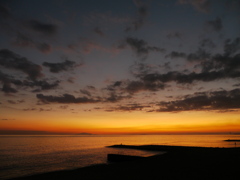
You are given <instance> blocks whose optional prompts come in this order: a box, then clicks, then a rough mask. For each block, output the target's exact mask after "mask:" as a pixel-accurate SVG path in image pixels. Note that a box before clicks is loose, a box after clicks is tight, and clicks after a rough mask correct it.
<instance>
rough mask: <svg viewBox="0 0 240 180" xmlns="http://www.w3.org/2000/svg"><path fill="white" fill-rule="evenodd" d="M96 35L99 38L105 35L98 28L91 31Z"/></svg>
mask: <svg viewBox="0 0 240 180" xmlns="http://www.w3.org/2000/svg"><path fill="white" fill-rule="evenodd" d="M93 31H94V32H95V33H96V34H98V35H99V36H105V34H104V33H103V31H102V30H101V29H100V28H99V27H95V28H94V30H93Z"/></svg>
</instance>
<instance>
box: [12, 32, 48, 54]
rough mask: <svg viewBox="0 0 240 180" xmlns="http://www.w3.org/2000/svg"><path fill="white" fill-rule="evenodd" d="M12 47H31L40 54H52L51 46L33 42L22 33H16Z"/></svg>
mask: <svg viewBox="0 0 240 180" xmlns="http://www.w3.org/2000/svg"><path fill="white" fill-rule="evenodd" d="M13 45H15V46H19V47H31V48H36V49H38V50H39V51H41V52H42V53H50V52H52V46H51V45H50V44H48V43H46V42H38V41H36V40H33V38H31V37H30V36H29V35H26V34H23V33H17V35H16V38H15V41H14V42H13Z"/></svg>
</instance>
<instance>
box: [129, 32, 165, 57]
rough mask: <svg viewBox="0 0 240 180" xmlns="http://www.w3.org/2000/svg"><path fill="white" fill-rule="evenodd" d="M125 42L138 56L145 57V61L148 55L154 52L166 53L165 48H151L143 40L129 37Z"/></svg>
mask: <svg viewBox="0 0 240 180" xmlns="http://www.w3.org/2000/svg"><path fill="white" fill-rule="evenodd" d="M125 41H126V43H127V45H129V46H130V47H131V48H132V49H133V51H134V52H135V53H136V54H137V55H138V56H140V57H143V59H146V57H147V56H148V54H149V53H150V52H153V51H156V52H162V53H163V52H165V49H163V48H159V47H156V46H149V45H148V43H147V42H146V41H144V40H142V39H137V38H132V37H128V38H126V40H125Z"/></svg>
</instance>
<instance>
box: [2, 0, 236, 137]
mask: <svg viewBox="0 0 240 180" xmlns="http://www.w3.org/2000/svg"><path fill="white" fill-rule="evenodd" d="M239 110H240V1H239V0H116V1H112V0H101V1H96V0H36V1H32V0H21V1H19V0H0V134H80V133H91V134H178V133H239V132H240V112H239Z"/></svg>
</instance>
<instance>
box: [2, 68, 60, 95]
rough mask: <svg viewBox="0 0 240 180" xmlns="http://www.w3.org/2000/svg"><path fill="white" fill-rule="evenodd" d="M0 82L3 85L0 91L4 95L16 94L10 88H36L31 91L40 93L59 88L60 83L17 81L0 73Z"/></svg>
mask: <svg viewBox="0 0 240 180" xmlns="http://www.w3.org/2000/svg"><path fill="white" fill-rule="evenodd" d="M0 82H1V83H2V84H3V88H2V91H3V92H5V93H16V92H18V91H17V90H16V88H14V87H12V86H15V87H17V88H18V89H19V88H21V87H23V88H26V87H30V88H36V87H37V89H35V90H33V92H40V91H42V90H50V89H55V88H57V87H58V86H59V84H60V81H59V80H56V81H54V82H51V83H50V82H48V81H47V79H43V80H27V79H25V80H18V79H16V78H15V77H12V76H9V75H7V74H4V73H2V72H1V71H0Z"/></svg>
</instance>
